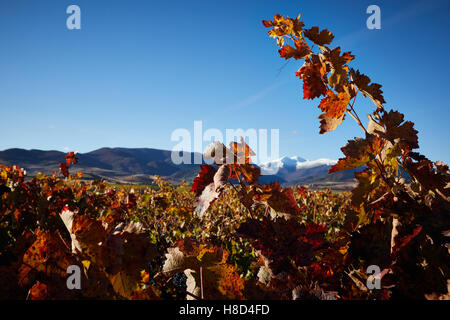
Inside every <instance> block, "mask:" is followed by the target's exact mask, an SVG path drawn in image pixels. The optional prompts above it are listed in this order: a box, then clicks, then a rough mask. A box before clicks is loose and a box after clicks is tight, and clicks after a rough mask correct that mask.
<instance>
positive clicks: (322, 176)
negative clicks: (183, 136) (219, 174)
mask: <svg viewBox="0 0 450 320" xmlns="http://www.w3.org/2000/svg"><path fill="white" fill-rule="evenodd" d="M188 155H189V157H190V159H191V160H193V159H194V154H193V153H188ZM64 156H65V153H63V152H60V151H43V150H34V149H33V150H25V149H18V148H15V149H7V150H4V151H0V164H5V165H18V166H20V167H21V168H24V169H26V171H27V175H28V176H35V175H37V174H38V173H39V172H43V173H45V174H51V173H52V172H53V171H59V163H61V162H63V161H64ZM77 157H78V164H76V165H75V166H74V167H72V168H71V172H77V171H82V172H83V173H84V176H83V177H84V178H85V179H106V180H108V181H110V182H113V183H130V184H149V183H151V182H152V181H153V180H154V179H155V176H156V175H158V176H161V177H163V178H164V179H165V180H167V181H169V182H172V183H175V184H178V183H181V182H182V181H187V182H192V181H193V179H194V178H195V177H196V175H197V174H198V172H199V171H200V165H198V164H180V165H176V164H174V163H173V162H172V159H171V151H167V150H159V149H150V148H101V149H98V150H94V151H91V152H88V153H78V154H77ZM192 162H193V161H192ZM334 163H336V161H335V160H330V159H317V160H312V161H308V160H305V159H303V158H301V157H282V158H280V159H276V160H273V161H270V162H266V163H261V164H260V165H259V166H260V168H261V170H262V172H263V173H265V175H263V176H261V178H260V182H261V183H270V182H274V181H279V182H281V183H282V184H283V185H297V184H301V185H305V184H306V185H309V186H310V187H317V188H321V187H330V188H332V189H336V190H346V189H350V188H351V187H352V186H353V185H354V178H353V171H352V170H348V171H344V172H339V173H333V174H328V170H329V168H330V167H331V166H332V165H333V164H334Z"/></svg>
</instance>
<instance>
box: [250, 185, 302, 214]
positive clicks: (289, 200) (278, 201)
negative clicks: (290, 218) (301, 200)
mask: <svg viewBox="0 0 450 320" xmlns="http://www.w3.org/2000/svg"><path fill="white" fill-rule="evenodd" d="M254 199H255V200H256V201H259V202H266V203H267V204H268V205H269V206H270V207H271V208H272V209H273V210H275V211H277V212H280V213H286V214H289V215H294V216H295V215H298V214H300V212H301V210H300V208H299V206H298V204H297V202H296V201H295V198H294V195H293V193H292V189H291V188H282V187H281V185H280V183H279V182H274V183H271V184H269V185H264V186H263V187H262V188H261V189H259V190H258V189H257V190H256V192H255V196H254Z"/></svg>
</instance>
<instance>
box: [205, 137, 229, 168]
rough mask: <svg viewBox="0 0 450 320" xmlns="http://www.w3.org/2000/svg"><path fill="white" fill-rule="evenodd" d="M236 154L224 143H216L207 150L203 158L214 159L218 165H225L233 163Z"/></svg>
mask: <svg viewBox="0 0 450 320" xmlns="http://www.w3.org/2000/svg"><path fill="white" fill-rule="evenodd" d="M233 156H234V154H233V152H232V151H231V150H230V149H228V148H227V147H226V146H225V145H224V144H223V143H222V142H219V141H214V142H213V143H211V144H210V145H209V146H208V147H207V148H206V150H205V152H204V154H203V157H204V158H205V159H212V160H214V163H215V164H217V165H220V164H224V163H227V164H229V163H233V162H234V157H233Z"/></svg>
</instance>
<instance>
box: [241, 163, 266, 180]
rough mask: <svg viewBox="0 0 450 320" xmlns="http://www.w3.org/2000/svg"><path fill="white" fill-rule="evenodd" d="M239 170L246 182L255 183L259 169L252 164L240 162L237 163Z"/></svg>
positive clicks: (259, 173) (259, 174) (259, 172)
mask: <svg viewBox="0 0 450 320" xmlns="http://www.w3.org/2000/svg"><path fill="white" fill-rule="evenodd" d="M239 170H240V172H242V174H243V176H244V179H245V181H247V183H248V184H253V183H255V182H256V181H257V180H258V178H259V177H260V176H261V169H260V168H258V167H256V166H254V165H252V164H241V165H239Z"/></svg>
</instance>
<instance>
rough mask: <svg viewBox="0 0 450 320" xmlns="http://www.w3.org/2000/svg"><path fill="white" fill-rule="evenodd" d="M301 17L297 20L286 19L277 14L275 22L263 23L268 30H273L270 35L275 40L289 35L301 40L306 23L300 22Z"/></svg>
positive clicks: (264, 21) (267, 21)
mask: <svg viewBox="0 0 450 320" xmlns="http://www.w3.org/2000/svg"><path fill="white" fill-rule="evenodd" d="M300 17H301V14H300V15H298V17H297V18H295V19H292V18H289V17H286V18H285V17H283V16H282V15H279V14H276V15H274V17H273V21H270V20H263V21H262V23H263V25H264V26H265V27H266V28H272V30H270V31H268V33H269V35H270V36H271V37H273V38H277V37H280V36H285V35H288V34H292V35H294V36H296V37H299V38H301V36H302V31H303V26H304V23H303V22H302V21H300Z"/></svg>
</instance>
